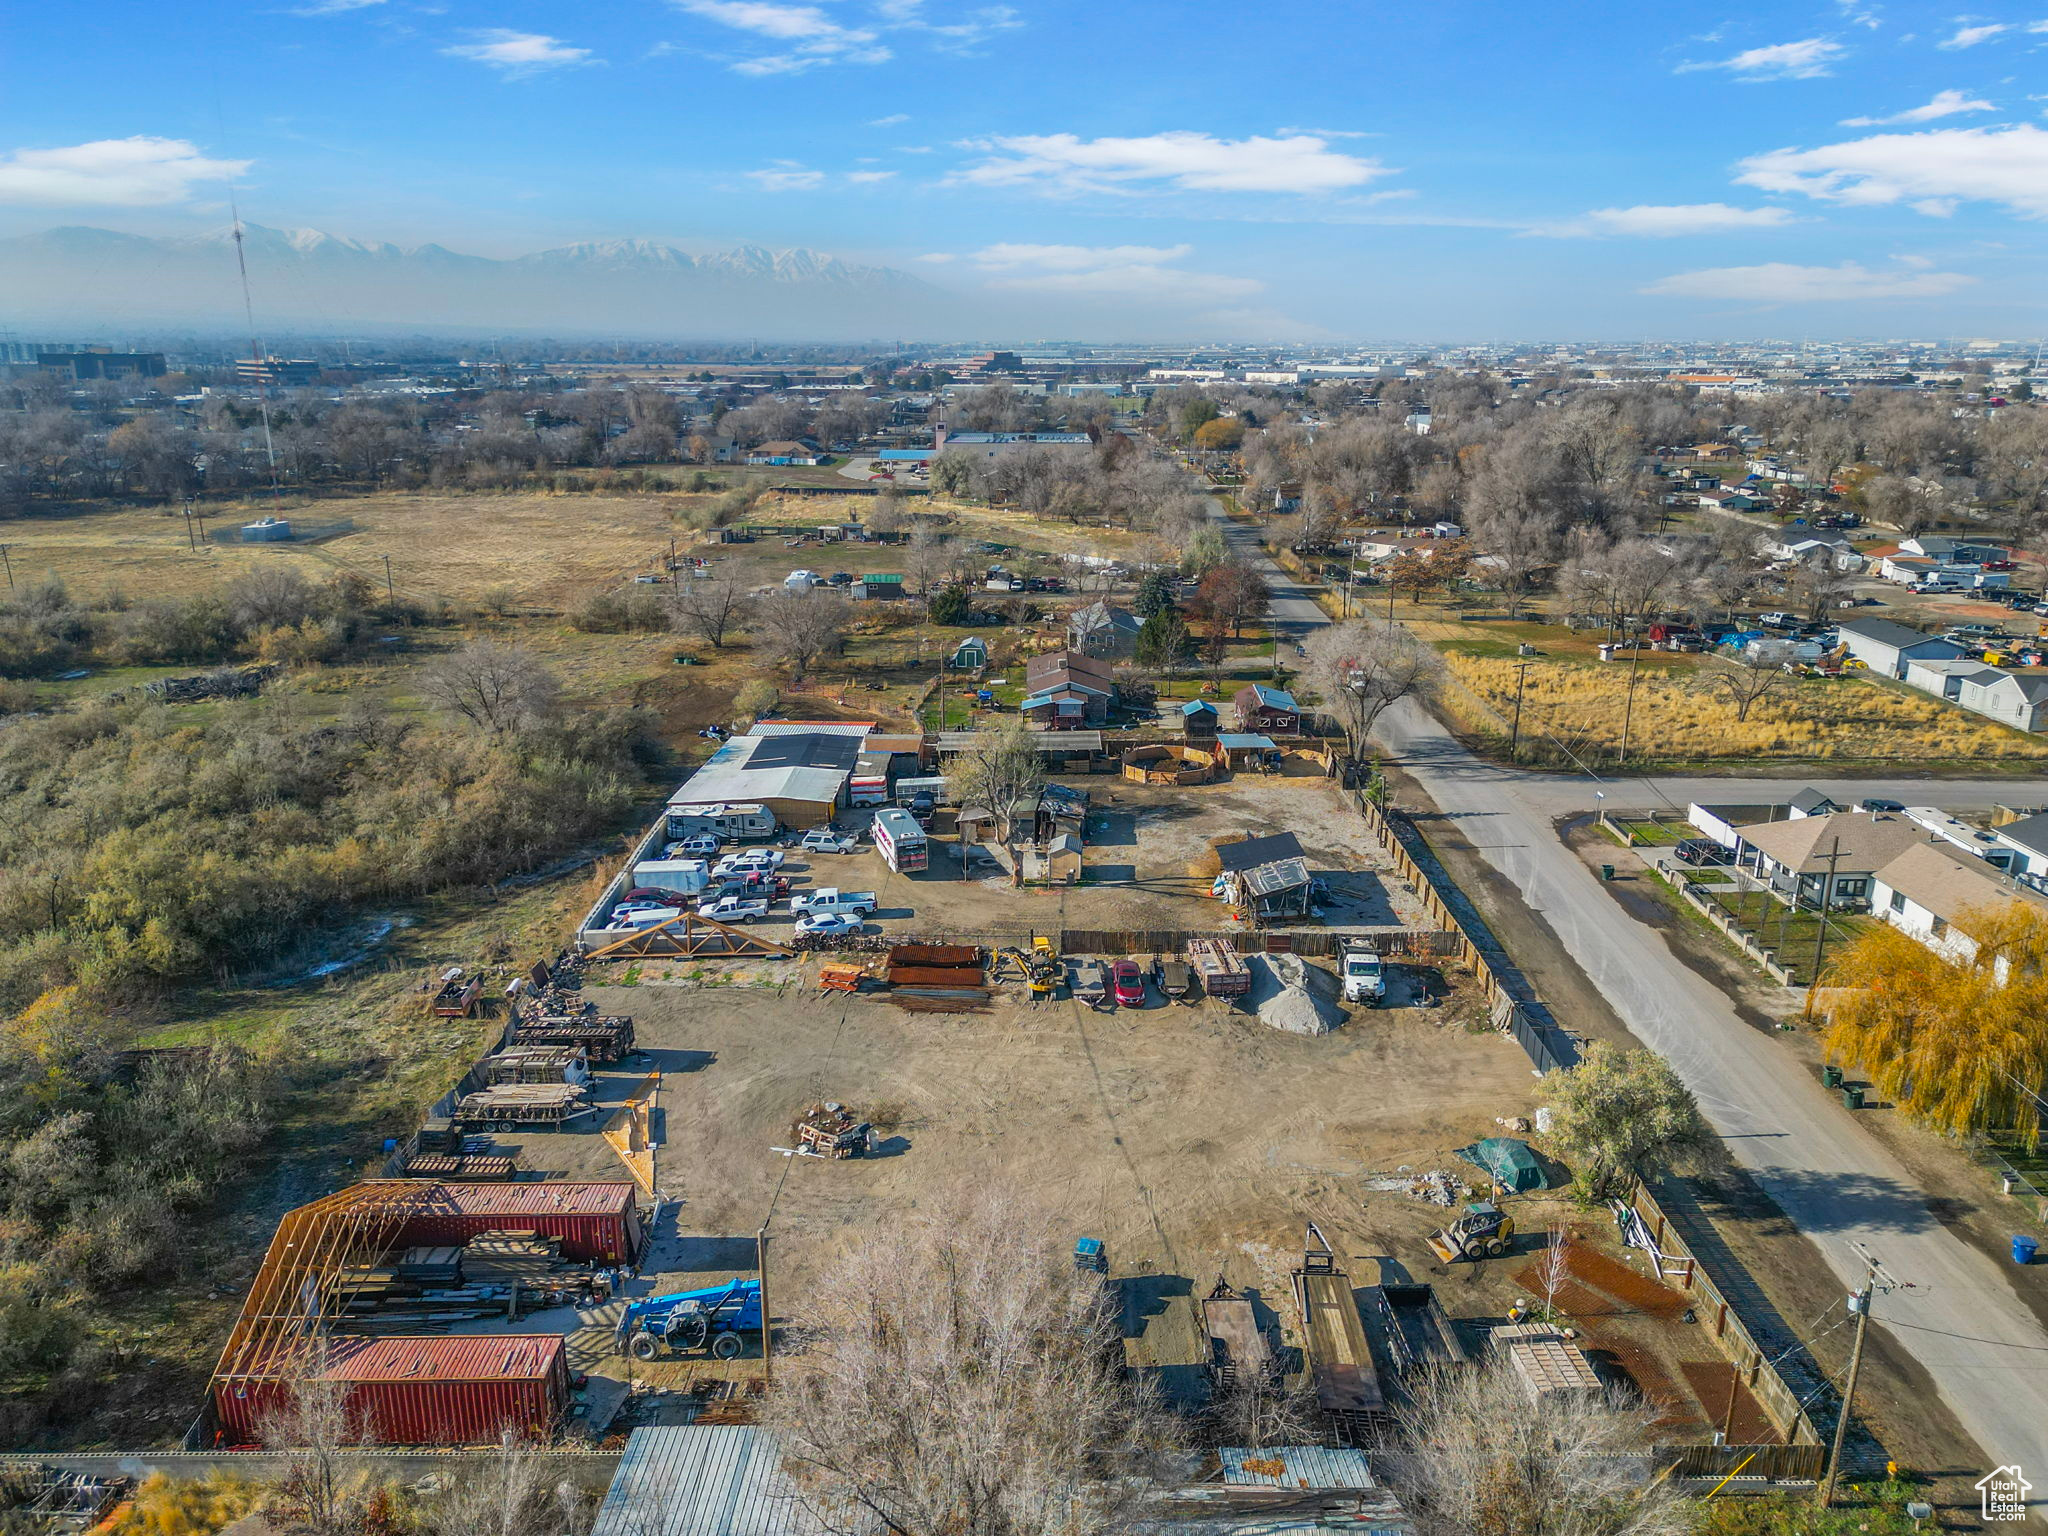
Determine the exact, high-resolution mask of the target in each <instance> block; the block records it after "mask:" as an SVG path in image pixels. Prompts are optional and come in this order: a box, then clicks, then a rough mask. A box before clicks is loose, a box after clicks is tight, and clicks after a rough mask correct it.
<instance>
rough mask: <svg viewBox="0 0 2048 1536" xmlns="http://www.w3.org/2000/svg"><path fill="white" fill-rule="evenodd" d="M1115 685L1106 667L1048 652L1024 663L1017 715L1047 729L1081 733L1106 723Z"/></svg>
mask: <svg viewBox="0 0 2048 1536" xmlns="http://www.w3.org/2000/svg"><path fill="white" fill-rule="evenodd" d="M1115 703H1116V682H1115V680H1114V679H1113V678H1112V677H1111V675H1110V670H1109V668H1108V666H1107V665H1105V664H1104V663H1102V662H1100V661H1098V660H1096V659H1095V658H1094V657H1092V656H1084V655H1082V654H1081V653H1080V652H1078V651H1050V652H1048V653H1047V654H1045V655H1043V656H1033V657H1032V658H1031V659H1030V660H1029V661H1027V662H1025V663H1024V698H1023V701H1022V702H1021V703H1019V704H1018V706H1017V709H1018V712H1019V713H1021V714H1022V715H1023V716H1024V718H1025V719H1027V720H1029V721H1030V722H1031V723H1032V724H1033V725H1039V726H1044V727H1046V728H1047V729H1049V730H1066V731H1072V730H1082V729H1086V728H1088V727H1091V726H1100V725H1102V724H1104V723H1105V722H1107V721H1108V719H1109V711H1110V707H1111V706H1112V705H1114V704H1115Z"/></svg>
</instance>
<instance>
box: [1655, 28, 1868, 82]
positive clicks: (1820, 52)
mask: <svg viewBox="0 0 2048 1536" xmlns="http://www.w3.org/2000/svg"><path fill="white" fill-rule="evenodd" d="M1847 52H1848V50H1847V49H1846V48H1844V47H1843V46H1842V45H1841V44H1840V43H1837V42H1833V41H1831V40H1830V39H1828V38H1825V37H1806V38H1801V39H1800V40H1799V41H1798V42H1796V43H1772V44H1771V45H1770V46H1769V47H1766V48H1749V49H1745V50H1744V51H1743V52H1741V53H1738V54H1736V55H1735V56H1734V57H1733V58H1729V59H1710V60H1706V61H1702V62H1693V63H1685V64H1681V65H1679V66H1678V70H1677V72H1678V73H1679V74H1681V75H1683V74H1687V73H1689V72H1691V71H1693V70H1700V69H1725V70H1727V71H1728V72H1729V73H1730V74H1733V75H1735V76H1737V77H1739V78H1741V79H1744V80H1812V79H1814V78H1816V77H1817V76H1820V75H1825V74H1828V73H1830V72H1831V71H1830V70H1829V67H1828V66H1830V65H1831V64H1833V63H1835V62H1836V61H1837V60H1838V59H1840V58H1841V57H1842V55H1843V54H1845V53H1847Z"/></svg>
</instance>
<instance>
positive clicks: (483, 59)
mask: <svg viewBox="0 0 2048 1536" xmlns="http://www.w3.org/2000/svg"><path fill="white" fill-rule="evenodd" d="M476 38H477V40H476V41H475V42H473V43H456V44H455V45H453V46H452V47H448V48H443V49H442V50H441V51H442V52H443V53H445V54H447V55H448V56H449V57H450V58H451V59H468V60H469V61H470V62H471V63H473V64H487V65H489V66H490V67H491V68H492V69H501V70H503V71H504V72H505V73H506V74H508V75H513V76H518V75H534V74H539V73H540V72H541V71H542V70H547V69H561V68H563V67H565V66H567V65H571V64H588V63H590V62H591V57H590V50H589V49H588V48H571V47H570V46H569V45H568V44H566V43H564V42H563V41H562V40H561V39H560V38H559V37H549V36H547V35H546V34H545V33H542V32H513V31H510V30H508V29H507V28H504V27H485V28H483V29H482V30H481V31H479V32H477V34H476Z"/></svg>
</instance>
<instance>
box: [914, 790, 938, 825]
mask: <svg viewBox="0 0 2048 1536" xmlns="http://www.w3.org/2000/svg"><path fill="white" fill-rule="evenodd" d="M938 807H939V800H938V796H936V795H934V794H933V793H932V792H931V791H930V790H928V789H920V790H919V791H918V792H917V793H916V794H914V795H912V796H911V797H910V814H911V815H912V816H913V817H915V818H916V820H917V824H918V825H919V826H920V827H923V826H929V825H930V824H931V819H932V813H933V812H934V811H936V810H937V809H938Z"/></svg>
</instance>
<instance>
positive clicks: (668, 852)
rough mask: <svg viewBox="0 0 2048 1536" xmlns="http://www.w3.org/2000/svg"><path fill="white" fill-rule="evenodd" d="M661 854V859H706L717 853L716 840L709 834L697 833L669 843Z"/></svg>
mask: <svg viewBox="0 0 2048 1536" xmlns="http://www.w3.org/2000/svg"><path fill="white" fill-rule="evenodd" d="M661 852H662V857H664V858H669V859H708V858H711V857H713V856H714V855H715V854H717V852H718V838H717V837H716V836H715V835H714V834H712V833H710V832H699V833H698V834H697V835H696V836H694V837H686V838H683V839H681V840H680V841H679V842H673V843H670V844H669V845H668V846H667V847H666V848H664V849H662V851H661Z"/></svg>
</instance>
